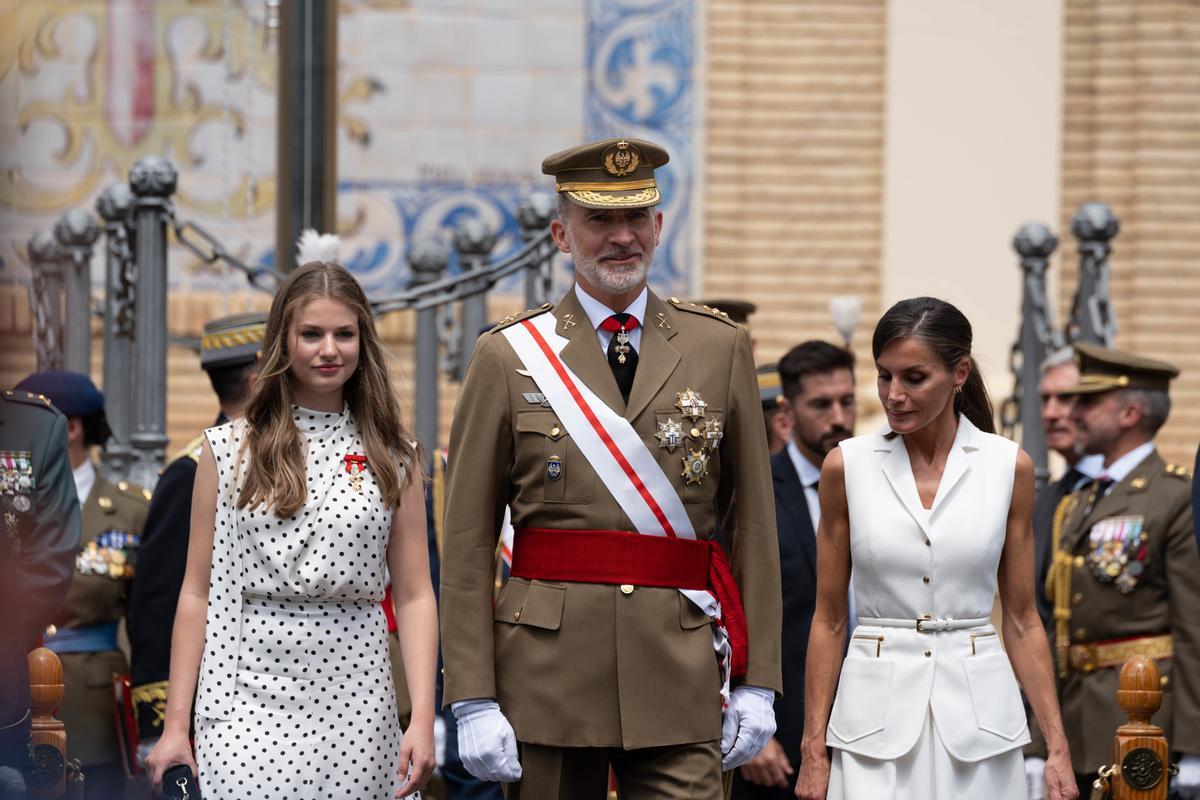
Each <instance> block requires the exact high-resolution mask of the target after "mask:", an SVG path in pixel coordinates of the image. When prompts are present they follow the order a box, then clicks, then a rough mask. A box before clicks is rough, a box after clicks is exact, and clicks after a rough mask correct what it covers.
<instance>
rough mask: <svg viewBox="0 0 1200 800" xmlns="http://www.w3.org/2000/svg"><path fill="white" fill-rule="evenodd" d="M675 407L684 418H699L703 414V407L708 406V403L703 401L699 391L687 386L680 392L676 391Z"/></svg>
mask: <svg viewBox="0 0 1200 800" xmlns="http://www.w3.org/2000/svg"><path fill="white" fill-rule="evenodd" d="M675 407H676V408H678V409H679V411H680V413H681V414H683V418H684V419H700V418H701V417H703V416H704V409H706V408H708V403H706V402H705V401H704V398H702V397H701V396H700V393H699V392H696V391H692V390H691V389H690V388H689V389H686V390H685V391H682V392H676V394H675Z"/></svg>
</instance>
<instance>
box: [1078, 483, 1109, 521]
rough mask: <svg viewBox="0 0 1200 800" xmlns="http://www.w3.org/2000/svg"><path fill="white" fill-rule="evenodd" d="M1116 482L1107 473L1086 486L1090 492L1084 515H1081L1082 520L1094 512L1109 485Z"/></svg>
mask: <svg viewBox="0 0 1200 800" xmlns="http://www.w3.org/2000/svg"><path fill="white" fill-rule="evenodd" d="M1114 483H1116V481H1114V480H1113V479H1112V478H1110V477H1108V476H1107V475H1101V476H1100V477H1099V478H1096V480H1094V481H1092V482H1091V484H1090V485H1089V486H1087V487H1086V491H1087V493H1088V496H1087V501H1086V502H1087V504H1086V505H1085V506H1084V508H1083V516H1082V517H1080V519H1081V520H1083V519H1087V518H1088V516H1089V515H1090V514H1091V513H1092V510H1093V509H1094V508H1095V507H1096V504H1097V503H1099V502H1100V501H1101V500H1102V499H1103V498H1104V495H1105V494H1106V493H1107V492H1108V487H1110V486H1112V485H1113V484H1114Z"/></svg>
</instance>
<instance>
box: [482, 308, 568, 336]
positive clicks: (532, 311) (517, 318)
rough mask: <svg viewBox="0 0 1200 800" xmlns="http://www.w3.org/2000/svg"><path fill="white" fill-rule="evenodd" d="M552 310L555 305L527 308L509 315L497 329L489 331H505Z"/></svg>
mask: <svg viewBox="0 0 1200 800" xmlns="http://www.w3.org/2000/svg"><path fill="white" fill-rule="evenodd" d="M552 308H554V304H553V303H542V304H541V305H540V306H538V307H537V308H527V309H525V310H524V311H519V312H517V313H516V314H509V315H508V316H507V317H505V318H504V319H502V320H500V322H499V323H497V324H496V327H494V328H492V329H491V330H490V331H488V333H495V332H496V331H500V330H504V329H505V328H507V327H508V326H509V325H515V324H517V323H518V322H521V321H522V320H526V319H529V318H530V317H536V316H537V315H538V314H545V313H546V312H547V311H549V310H550V309H552Z"/></svg>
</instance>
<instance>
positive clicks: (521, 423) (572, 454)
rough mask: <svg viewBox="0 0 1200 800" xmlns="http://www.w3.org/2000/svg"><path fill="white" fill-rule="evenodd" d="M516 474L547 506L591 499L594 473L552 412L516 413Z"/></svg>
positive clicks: (536, 497) (585, 501)
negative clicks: (548, 504)
mask: <svg viewBox="0 0 1200 800" xmlns="http://www.w3.org/2000/svg"><path fill="white" fill-rule="evenodd" d="M516 471H517V473H518V474H519V475H520V476H521V477H520V480H521V483H522V485H523V486H526V487H527V488H529V489H532V490H533V494H534V495H535V499H540V500H542V501H543V502H547V503H589V502H591V500H592V493H593V488H594V487H593V484H594V481H593V475H594V474H595V473H593V472H592V469H591V467H590V466H588V464H587V463H586V462H585V461H584V458H583V454H582V453H580V452H579V449H578V448H577V447H576V446H575V442H574V440H573V439H572V438H571V437H570V436H569V435H568V434H567V430H566V428H564V427H563V425H562V423H561V422H560V421H559V419H558V415H557V414H555V413H554V412H553V411H519V412H518V413H517V463H516ZM539 489H540V493H539Z"/></svg>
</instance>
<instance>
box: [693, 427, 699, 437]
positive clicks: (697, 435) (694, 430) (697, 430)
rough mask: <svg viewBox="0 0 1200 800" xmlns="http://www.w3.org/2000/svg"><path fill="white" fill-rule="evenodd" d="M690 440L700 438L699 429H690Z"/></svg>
mask: <svg viewBox="0 0 1200 800" xmlns="http://www.w3.org/2000/svg"><path fill="white" fill-rule="evenodd" d="M692 438H693V439H699V438H700V429H699V428H692Z"/></svg>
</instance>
